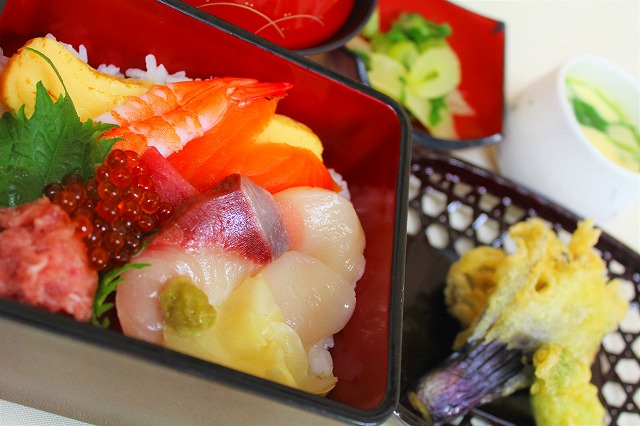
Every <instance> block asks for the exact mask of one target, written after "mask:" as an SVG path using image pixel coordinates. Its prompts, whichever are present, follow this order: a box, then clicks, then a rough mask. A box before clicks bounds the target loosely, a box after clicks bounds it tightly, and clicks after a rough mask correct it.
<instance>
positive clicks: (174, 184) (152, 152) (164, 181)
mask: <svg viewBox="0 0 640 426" xmlns="http://www.w3.org/2000/svg"><path fill="white" fill-rule="evenodd" d="M140 160H141V161H142V162H143V163H144V164H146V165H147V170H148V173H149V177H150V178H151V180H152V181H153V184H154V186H155V188H156V192H157V193H158V195H160V197H161V198H162V201H165V202H167V203H169V204H171V205H172V206H173V207H176V206H178V205H180V204H181V203H183V202H184V201H186V200H188V199H190V198H193V197H195V196H196V195H199V194H200V191H198V190H197V189H196V188H194V187H193V185H191V184H190V183H189V182H187V180H186V179H185V178H183V177H182V176H181V175H180V173H178V172H177V170H176V169H175V168H173V166H172V165H171V164H170V163H169V162H168V161H167V159H166V158H164V157H163V156H162V154H160V151H158V149H157V148H155V147H153V146H150V147H148V148H147V149H146V150H145V151H144V153H143V154H142V156H140Z"/></svg>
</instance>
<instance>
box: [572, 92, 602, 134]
mask: <svg viewBox="0 0 640 426" xmlns="http://www.w3.org/2000/svg"><path fill="white" fill-rule="evenodd" d="M571 106H572V107H573V112H574V113H575V115H576V118H577V119H578V123H580V124H582V125H584V126H588V127H593V128H595V129H598V130H600V131H601V132H603V133H606V132H607V127H608V125H609V123H608V122H607V120H605V119H604V118H602V117H601V116H600V114H599V113H598V111H597V110H596V109H595V108H594V107H593V106H591V105H589V104H588V103H586V102H584V101H583V100H582V99H580V98H578V97H576V96H574V97H572V98H571Z"/></svg>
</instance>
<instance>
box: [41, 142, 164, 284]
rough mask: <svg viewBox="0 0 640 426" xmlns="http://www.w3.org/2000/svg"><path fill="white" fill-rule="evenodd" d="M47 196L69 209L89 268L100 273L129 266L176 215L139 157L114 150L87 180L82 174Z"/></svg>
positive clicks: (50, 187) (68, 177) (64, 181)
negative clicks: (147, 240) (145, 241)
mask: <svg viewBox="0 0 640 426" xmlns="http://www.w3.org/2000/svg"><path fill="white" fill-rule="evenodd" d="M43 194H44V195H45V196H46V197H47V198H49V200H51V202H52V203H54V204H57V205H58V206H60V207H61V208H62V209H63V210H64V211H66V212H67V213H68V214H69V216H70V217H71V220H72V221H73V222H74V223H75V225H76V235H78V236H79V237H80V238H82V240H83V241H84V243H85V245H86V246H87V253H88V256H89V266H90V267H91V268H93V269H94V270H97V271H99V272H104V271H106V270H108V269H112V268H114V267H119V266H122V265H124V264H125V263H127V262H128V261H129V259H130V257H131V256H132V255H134V254H135V253H136V252H137V251H138V250H140V248H141V246H142V241H143V239H144V237H146V236H148V235H149V234H150V233H152V232H154V231H155V230H156V229H157V228H158V227H159V226H160V225H161V224H162V223H164V222H166V221H168V220H169V219H170V218H171V216H172V214H173V207H172V206H171V204H169V203H166V202H163V201H162V200H161V197H160V195H159V194H158V193H156V192H155V186H154V184H153V181H152V179H151V178H150V177H149V176H148V174H147V167H146V164H144V163H143V162H141V161H140V158H139V156H138V154H137V153H135V152H133V151H122V150H119V149H115V150H113V151H111V153H109V155H108V156H107V157H106V158H105V160H104V162H103V164H101V165H100V166H98V167H97V169H96V173H95V175H94V177H93V178H92V179H89V180H87V181H86V182H83V179H82V177H81V176H80V175H79V174H77V173H69V174H67V175H65V176H64V177H63V178H62V179H61V181H60V182H54V183H50V184H49V185H47V186H45V188H44V190H43Z"/></svg>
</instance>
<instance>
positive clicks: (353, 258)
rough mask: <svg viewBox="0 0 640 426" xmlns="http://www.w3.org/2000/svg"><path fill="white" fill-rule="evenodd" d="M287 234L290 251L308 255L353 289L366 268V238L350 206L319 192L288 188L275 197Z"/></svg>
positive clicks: (311, 189)
mask: <svg viewBox="0 0 640 426" xmlns="http://www.w3.org/2000/svg"><path fill="white" fill-rule="evenodd" d="M274 198H275V199H276V200H277V201H278V203H279V204H280V207H281V208H282V213H283V215H284V219H285V224H286V226H287V230H288V231H289V238H290V240H291V250H297V251H301V252H303V253H307V254H310V255H312V256H314V257H316V258H318V259H320V260H322V261H323V262H324V263H326V264H327V265H329V266H330V267H331V268H333V269H334V270H336V271H337V272H338V273H340V274H341V275H342V276H343V277H344V278H345V279H346V280H347V281H349V282H350V283H351V284H352V285H353V286H354V287H355V284H356V282H357V281H358V280H359V279H360V277H362V274H363V273H364V267H365V259H364V255H363V253H364V248H365V235H364V231H363V229H362V225H361V224H360V219H359V218H358V215H357V213H356V211H355V209H354V208H353V204H351V202H350V201H349V200H347V199H346V198H344V197H343V196H341V195H339V194H337V193H335V192H333V191H327V190H324V189H321V188H304V187H299V188H290V189H287V190H284V191H281V192H278V193H277V194H275V195H274Z"/></svg>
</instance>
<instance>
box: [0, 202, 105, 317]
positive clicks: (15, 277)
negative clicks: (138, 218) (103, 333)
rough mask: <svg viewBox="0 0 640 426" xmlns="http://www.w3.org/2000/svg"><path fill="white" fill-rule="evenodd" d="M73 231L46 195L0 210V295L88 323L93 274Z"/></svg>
mask: <svg viewBox="0 0 640 426" xmlns="http://www.w3.org/2000/svg"><path fill="white" fill-rule="evenodd" d="M74 232H75V226H74V225H73V223H71V221H70V219H69V216H68V215H67V214H66V213H65V212H64V211H63V210H62V209H60V208H59V207H58V206H56V205H53V204H51V202H50V201H49V200H48V199H47V198H41V199H38V200H36V201H35V202H33V203H30V204H24V205H21V206H19V207H15V208H2V209H0V297H5V298H11V299H15V300H18V301H20V302H22V303H26V304H29V305H32V306H36V307H41V308H44V309H46V310H48V311H51V312H64V313H67V314H69V315H72V316H73V317H74V318H75V319H76V320H79V321H88V320H89V319H90V318H91V305H92V303H93V297H94V294H95V292H96V289H97V286H98V274H97V272H96V271H94V270H91V269H90V268H89V264H88V260H87V254H86V248H85V246H84V244H83V243H82V241H80V239H78V238H76V237H75V236H74Z"/></svg>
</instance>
